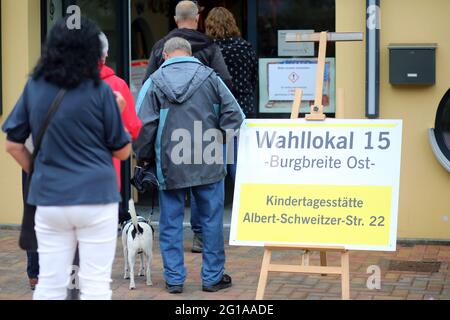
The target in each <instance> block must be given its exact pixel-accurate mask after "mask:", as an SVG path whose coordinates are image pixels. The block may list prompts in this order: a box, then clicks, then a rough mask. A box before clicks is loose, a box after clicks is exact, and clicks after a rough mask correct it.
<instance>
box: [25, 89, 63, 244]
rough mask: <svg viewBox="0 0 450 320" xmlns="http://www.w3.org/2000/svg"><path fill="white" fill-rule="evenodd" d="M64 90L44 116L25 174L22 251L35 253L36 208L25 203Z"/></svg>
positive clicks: (59, 93)
mask: <svg viewBox="0 0 450 320" xmlns="http://www.w3.org/2000/svg"><path fill="white" fill-rule="evenodd" d="M66 92H67V91H66V90H65V89H61V90H60V91H59V92H58V94H57V95H56V97H55V99H54V100H53V102H52V104H51V106H50V109H49V110H48V112H47V115H46V116H45V119H44V123H43V124H42V127H41V129H40V130H39V133H38V135H37V138H36V141H35V146H34V151H33V155H32V158H31V163H30V170H29V172H28V174H27V181H26V184H25V188H24V205H23V218H22V227H21V229H20V238H19V247H20V248H21V249H22V250H26V251H37V249H38V244H37V238H36V231H35V230H34V227H35V220H34V219H35V216H36V206H32V205H29V204H28V203H27V198H28V192H29V190H30V183H31V178H32V176H33V172H34V162H35V161H36V158H37V155H38V153H39V150H40V149H41V144H42V140H43V138H44V135H45V132H46V131H47V128H48V126H49V125H50V122H51V120H52V119H53V116H54V115H55V113H56V111H58V109H59V106H60V105H61V102H62V100H63V98H64V95H65V94H66Z"/></svg>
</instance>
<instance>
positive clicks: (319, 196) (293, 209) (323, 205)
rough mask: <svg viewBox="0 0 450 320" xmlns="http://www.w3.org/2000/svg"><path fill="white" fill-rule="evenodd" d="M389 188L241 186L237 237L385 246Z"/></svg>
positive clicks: (275, 240)
mask: <svg viewBox="0 0 450 320" xmlns="http://www.w3.org/2000/svg"><path fill="white" fill-rule="evenodd" d="M391 194H392V188H391V187H373V186H359V187H356V186H355V187H354V186H351V187H343V186H314V185H310V186H308V185H263V184H260V185H252V184H244V185H242V186H241V197H240V203H239V218H238V220H239V230H238V233H237V240H238V241H264V242H270V243H280V242H293V243H301V242H304V241H305V239H308V242H310V243H316V244H330V243H340V244H346V245H355V244H360V243H365V244H369V245H374V246H388V245H389V230H390V212H391Z"/></svg>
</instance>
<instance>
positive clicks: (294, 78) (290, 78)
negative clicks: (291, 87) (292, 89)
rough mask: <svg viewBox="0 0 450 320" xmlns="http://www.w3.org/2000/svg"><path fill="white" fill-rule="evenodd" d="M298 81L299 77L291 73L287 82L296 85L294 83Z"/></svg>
mask: <svg viewBox="0 0 450 320" xmlns="http://www.w3.org/2000/svg"><path fill="white" fill-rule="evenodd" d="M298 79H300V76H299V75H298V74H296V73H295V72H292V73H291V74H290V75H289V80H290V81H291V82H292V83H296V82H297V81H298Z"/></svg>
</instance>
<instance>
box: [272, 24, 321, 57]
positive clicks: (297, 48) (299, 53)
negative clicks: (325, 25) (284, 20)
mask: <svg viewBox="0 0 450 320" xmlns="http://www.w3.org/2000/svg"><path fill="white" fill-rule="evenodd" d="M298 32H300V33H314V30H278V56H279V57H313V56H314V42H287V41H286V36H287V34H288V33H298Z"/></svg>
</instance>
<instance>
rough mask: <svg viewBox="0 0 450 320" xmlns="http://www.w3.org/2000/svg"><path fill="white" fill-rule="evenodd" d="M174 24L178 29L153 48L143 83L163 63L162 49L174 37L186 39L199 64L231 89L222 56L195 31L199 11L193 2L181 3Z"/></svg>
mask: <svg viewBox="0 0 450 320" xmlns="http://www.w3.org/2000/svg"><path fill="white" fill-rule="evenodd" d="M175 22H176V24H177V26H178V29H175V30H172V31H171V32H170V33H169V34H168V35H167V36H165V37H164V38H162V39H161V40H159V41H158V42H157V43H156V44H155V45H154V47H153V50H152V53H151V55H150V61H149V66H148V69H147V73H146V75H145V79H144V81H143V82H145V81H146V80H147V79H148V78H149V77H150V76H151V75H152V74H153V73H154V72H155V71H156V70H158V69H159V67H161V65H162V64H163V63H164V58H163V47H164V44H165V43H166V42H167V40H169V39H171V38H174V37H181V38H184V39H186V40H187V41H188V42H189V43H190V44H191V47H192V53H193V56H194V57H195V58H197V59H198V60H200V62H201V63H203V64H204V65H206V66H208V67H210V68H211V69H213V70H214V71H216V73H217V74H218V75H219V76H220V77H221V78H222V80H223V81H224V82H225V84H226V85H227V86H228V87H231V84H232V82H231V75H230V73H229V72H228V68H227V65H226V64H225V60H224V58H223V56H222V52H221V51H220V48H219V46H217V45H216V44H215V43H214V41H213V40H212V39H211V38H210V37H208V36H207V35H205V34H203V33H201V32H199V31H197V28H198V22H199V9H198V6H197V4H195V3H194V2H193V1H181V2H180V3H178V5H177V7H176V16H175Z"/></svg>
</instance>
